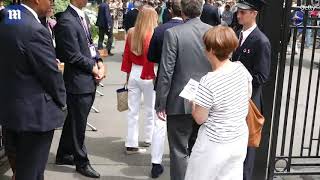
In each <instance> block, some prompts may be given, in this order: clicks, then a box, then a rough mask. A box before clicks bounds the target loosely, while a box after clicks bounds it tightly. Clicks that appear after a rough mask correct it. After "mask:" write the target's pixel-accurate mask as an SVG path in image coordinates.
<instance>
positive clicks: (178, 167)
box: [167, 114, 199, 180]
mask: <svg viewBox="0 0 320 180" xmlns="http://www.w3.org/2000/svg"><path fill="white" fill-rule="evenodd" d="M198 130H199V126H198V125H197V124H196V123H195V121H194V119H193V117H192V115H191V114H187V115H169V116H168V118H167V131H168V140H169V148H170V177H171V180H184V177H185V174H186V170H187V166H188V159H189V156H190V153H191V150H192V147H193V145H194V143H195V141H196V139H197V134H198Z"/></svg>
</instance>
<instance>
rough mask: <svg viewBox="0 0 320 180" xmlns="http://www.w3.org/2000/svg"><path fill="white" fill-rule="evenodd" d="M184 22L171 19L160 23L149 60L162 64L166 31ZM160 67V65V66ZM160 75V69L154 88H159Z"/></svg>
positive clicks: (151, 44)
mask: <svg viewBox="0 0 320 180" xmlns="http://www.w3.org/2000/svg"><path fill="white" fill-rule="evenodd" d="M180 24H183V21H182V20H179V19H171V20H170V21H169V22H167V23H165V24H162V25H159V26H158V27H157V28H156V29H155V30H154V33H153V35H152V38H151V41H150V45H149V51H148V60H149V61H151V62H154V63H158V64H160V60H161V54H162V46H163V40H164V32H165V31H166V30H168V29H170V28H172V27H175V26H177V25H180ZM158 68H160V66H159V67H158ZM158 77H159V69H158V72H157V77H156V80H155V86H154V89H156V88H157V83H158Z"/></svg>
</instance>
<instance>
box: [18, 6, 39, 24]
mask: <svg viewBox="0 0 320 180" xmlns="http://www.w3.org/2000/svg"><path fill="white" fill-rule="evenodd" d="M21 5H22V6H23V7H25V8H26V9H27V10H28V11H30V12H31V13H32V14H33V16H34V17H35V18H36V20H37V21H38V22H39V23H40V24H41V22H40V20H39V17H38V14H37V13H36V12H35V11H34V10H33V9H32V8H30V7H29V6H27V5H25V4H21Z"/></svg>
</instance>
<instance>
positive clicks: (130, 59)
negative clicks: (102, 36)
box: [121, 33, 155, 80]
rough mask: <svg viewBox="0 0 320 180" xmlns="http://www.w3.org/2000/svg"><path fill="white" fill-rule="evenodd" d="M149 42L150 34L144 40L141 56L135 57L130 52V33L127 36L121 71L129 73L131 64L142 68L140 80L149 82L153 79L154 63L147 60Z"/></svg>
mask: <svg viewBox="0 0 320 180" xmlns="http://www.w3.org/2000/svg"><path fill="white" fill-rule="evenodd" d="M150 41H151V34H148V35H147V36H146V38H145V42H144V47H143V53H142V55H140V56H136V55H135V54H134V53H133V52H131V33H129V34H128V37H127V40H126V45H125V49H124V54H123V60H122V65H121V71H123V72H126V73H130V72H131V68H132V63H133V64H135V65H140V66H143V68H142V73H141V76H140V77H141V79H145V80H150V79H154V78H155V74H154V63H152V62H150V61H149V60H148V58H147V55H148V50H149V45H150Z"/></svg>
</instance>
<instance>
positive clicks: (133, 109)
mask: <svg viewBox="0 0 320 180" xmlns="http://www.w3.org/2000/svg"><path fill="white" fill-rule="evenodd" d="M141 72H142V66H138V65H133V66H132V69H131V73H130V77H129V82H128V106H129V111H128V134H127V138H126V143H125V146H126V147H139V113H140V106H141V96H142V95H143V98H144V112H145V119H144V138H145V139H144V141H145V142H148V143H151V141H152V136H153V129H154V117H155V110H154V102H155V92H154V90H153V88H154V86H153V80H143V79H141V78H140V76H141Z"/></svg>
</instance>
